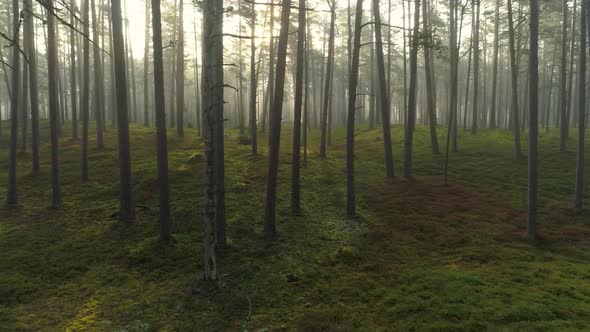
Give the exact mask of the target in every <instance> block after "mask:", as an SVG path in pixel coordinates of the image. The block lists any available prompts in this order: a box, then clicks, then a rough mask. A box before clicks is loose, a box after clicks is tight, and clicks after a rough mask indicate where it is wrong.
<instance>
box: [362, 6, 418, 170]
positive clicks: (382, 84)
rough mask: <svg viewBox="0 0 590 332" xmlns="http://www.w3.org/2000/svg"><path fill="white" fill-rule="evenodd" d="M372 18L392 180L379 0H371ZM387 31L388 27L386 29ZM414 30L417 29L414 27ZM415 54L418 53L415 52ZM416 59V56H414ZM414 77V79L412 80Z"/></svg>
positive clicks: (387, 156)
mask: <svg viewBox="0 0 590 332" xmlns="http://www.w3.org/2000/svg"><path fill="white" fill-rule="evenodd" d="M373 17H374V19H375V41H376V43H377V45H376V51H377V77H378V79H379V96H380V100H381V103H380V106H381V122H382V124H383V146H384V149H385V171H386V174H387V177H390V178H392V177H393V175H394V173H393V172H394V171H393V154H392V152H391V120H390V118H389V95H388V94H389V91H388V90H387V81H386V79H385V74H386V71H385V60H384V55H383V39H382V38H381V37H382V36H381V13H380V12H379V0H373ZM388 29H389V27H388ZM414 29H416V30H417V29H418V28H417V27H414ZM416 52H418V51H417V50H416ZM416 57H417V55H416ZM416 62H417V60H416ZM415 79H416V77H414V80H415Z"/></svg>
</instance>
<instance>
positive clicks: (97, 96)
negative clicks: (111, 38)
mask: <svg viewBox="0 0 590 332" xmlns="http://www.w3.org/2000/svg"><path fill="white" fill-rule="evenodd" d="M90 7H91V8H92V23H93V29H92V31H93V39H94V46H93V50H94V105H95V109H96V148H97V149H102V148H103V147H104V140H103V114H104V113H105V112H104V99H103V96H104V93H103V89H104V86H103V81H104V80H103V78H102V68H101V60H100V50H99V48H98V20H97V17H96V8H95V5H94V0H91V1H90Z"/></svg>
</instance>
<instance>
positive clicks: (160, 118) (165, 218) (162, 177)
mask: <svg viewBox="0 0 590 332" xmlns="http://www.w3.org/2000/svg"><path fill="white" fill-rule="evenodd" d="M147 6H148V5H147V4H146V7H147ZM146 11H147V8H146ZM161 16H162V14H161V12H160V0H152V29H153V36H152V40H153V48H154V94H155V96H156V97H155V101H156V104H155V107H156V109H155V112H156V143H157V146H158V149H157V150H158V184H159V188H160V240H161V241H162V242H164V243H168V242H170V236H171V228H172V225H171V224H170V193H169V192H170V189H169V186H170V185H169V183H168V143H167V140H166V103H165V95H164V60H163V55H162V53H163V52H162V18H161ZM148 17H149V16H148ZM146 34H147V32H146ZM148 44H149V43H148ZM148 52H149V51H148ZM148 52H146V53H148ZM146 82H147V80H146ZM144 91H145V90H144ZM146 99H147V98H146Z"/></svg>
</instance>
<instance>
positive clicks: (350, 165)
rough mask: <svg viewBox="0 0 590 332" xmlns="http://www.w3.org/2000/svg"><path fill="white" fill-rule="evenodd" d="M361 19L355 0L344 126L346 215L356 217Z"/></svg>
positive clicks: (358, 5) (360, 0) (359, 3)
mask: <svg viewBox="0 0 590 332" xmlns="http://www.w3.org/2000/svg"><path fill="white" fill-rule="evenodd" d="M362 19H363V0H357V2H356V13H355V20H354V42H353V47H352V59H351V64H350V79H349V82H348V91H349V94H348V112H347V124H346V213H347V214H348V216H350V217H354V216H355V215H356V195H355V190H354V119H355V114H356V89H357V83H358V73H359V58H360V49H361V29H362Z"/></svg>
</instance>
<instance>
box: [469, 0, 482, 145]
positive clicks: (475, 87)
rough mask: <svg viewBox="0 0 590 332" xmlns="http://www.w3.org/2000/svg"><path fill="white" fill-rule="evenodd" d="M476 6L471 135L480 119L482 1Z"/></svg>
mask: <svg viewBox="0 0 590 332" xmlns="http://www.w3.org/2000/svg"><path fill="white" fill-rule="evenodd" d="M473 3H474V4H475V7H476V9H475V11H476V14H475V29H474V31H473V42H474V43H473V44H474V45H473V105H472V106H473V112H472V115H471V116H472V119H471V133H472V134H473V135H475V134H477V118H478V117H479V112H478V109H479V11H480V8H481V0H473Z"/></svg>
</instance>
